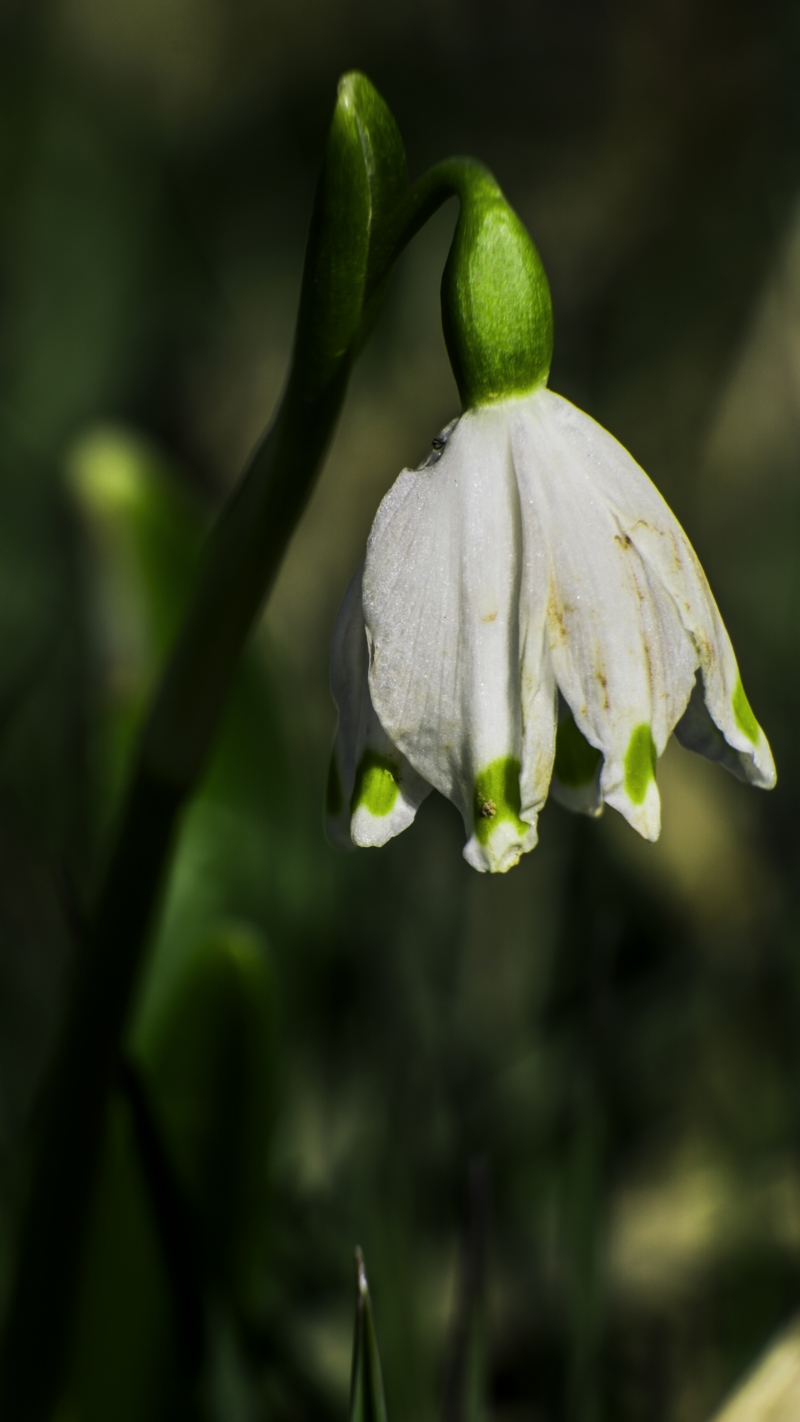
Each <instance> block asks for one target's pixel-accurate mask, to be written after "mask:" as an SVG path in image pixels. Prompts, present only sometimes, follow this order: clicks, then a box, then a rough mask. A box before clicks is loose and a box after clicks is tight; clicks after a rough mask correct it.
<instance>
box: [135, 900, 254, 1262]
mask: <svg viewBox="0 0 800 1422" xmlns="http://www.w3.org/2000/svg"><path fill="white" fill-rule="evenodd" d="M275 1036H276V1011H275V993H274V983H273V975H272V968H271V964H270V960H269V955H268V952H267V949H266V946H265V944H264V943H263V941H262V940H261V939H260V937H259V936H258V934H256V933H255V932H254V931H253V930H252V929H250V928H246V927H242V926H239V925H231V926H228V927H224V928H220V929H218V930H217V931H216V932H214V933H212V934H210V935H209V936H208V937H207V938H206V939H205V940H204V941H202V942H200V943H198V944H197V946H196V949H195V951H194V952H193V953H192V954H191V955H190V956H189V957H188V958H187V960H186V961H185V962H184V964H183V967H182V970H181V971H180V972H179V973H177V974H176V976H175V979H174V981H173V983H172V985H171V989H170V991H169V992H168V994H166V996H165V998H164V1000H163V1002H162V1003H161V1005H160V1007H159V1009H158V1010H157V1011H156V1012H154V1013H153V1014H152V1017H151V1019H150V1020H147V1018H145V1020H144V1021H143V1022H142V1023H141V1024H140V1026H139V1029H138V1031H137V1045H138V1052H139V1055H140V1057H141V1059H142V1062H143V1066H144V1073H145V1076H146V1079H147V1081H148V1084H149V1095H150V1099H151V1102H152V1106H153V1112H154V1115H155V1118H156V1119H157V1121H158V1123H159V1126H160V1130H161V1135H162V1139H163V1143H164V1147H165V1150H166V1153H167V1156H168V1158H169V1160H170V1161H171V1164H172V1169H173V1171H174V1175H175V1179H176V1180H177V1182H178V1184H179V1186H180V1188H181V1191H182V1193H183V1196H184V1198H185V1200H186V1201H187V1203H188V1206H189V1209H190V1211H191V1215H192V1219H193V1225H194V1229H195V1231H196V1237H197V1246H198V1250H199V1257H200V1258H201V1259H202V1261H203V1265H204V1268H205V1270H206V1271H207V1274H208V1276H209V1277H210V1278H211V1279H212V1280H216V1281H217V1282H218V1283H221V1284H222V1285H224V1286H227V1287H228V1288H231V1287H233V1288H235V1287H236V1284H237V1281H238V1279H239V1277H240V1269H241V1267H242V1265H243V1263H245V1262H246V1255H247V1245H248V1240H249V1239H250V1237H251V1230H252V1229H253V1228H254V1227H255V1225H256V1223H257V1219H258V1215H259V1212H260V1211H261V1210H262V1209H263V1207H264V1203H265V1200H266V1188H267V1164H268V1155H269V1148H270V1141H271V1136H272V1127H273V1119H274V1112H275V1094H276V1091H275V1067H276V1045H275Z"/></svg>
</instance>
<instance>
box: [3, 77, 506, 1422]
mask: <svg viewBox="0 0 800 1422" xmlns="http://www.w3.org/2000/svg"><path fill="white" fill-rule="evenodd" d="M497 193H498V190H497V187H496V185H495V184H494V182H493V180H492V179H491V177H490V175H488V174H487V173H486V170H485V169H483V168H481V167H480V165H478V164H474V163H471V161H470V160H467V159H456V160H452V161H451V162H449V163H445V164H442V165H440V166H439V167H438V168H435V169H432V170H431V172H430V173H429V174H427V175H426V176H425V178H423V179H421V180H420V182H419V183H418V184H416V185H415V187H414V188H413V189H411V190H410V191H407V187H406V169H405V155H404V152H403V145H402V141H401V139H400V135H399V132H398V130H397V127H396V125H395V123H394V120H393V118H392V116H391V114H390V112H389V110H388V109H387V108H386V105H385V104H384V103H383V101H382V100H381V98H380V97H379V95H378V94H377V93H376V92H375V90H374V89H373V88H372V86H371V85H370V84H369V82H368V81H367V80H366V79H365V78H364V77H363V76H362V75H358V74H352V75H347V76H345V78H344V79H343V80H342V81H341V83H340V86H339V95H338V101H337V105H336V109H335V112H334V117H333V122H332V126H331V131H330V134H329V138H328V144H327V149H326V154H325V159H324V163H323V168H322V173H321V176H320V180H319V184H318V188H317V194H316V199H315V205H314V211H313V215H312V220H311V228H310V233H309V241H308V247H307V250H306V260H305V268H304V275H303V285H302V290H301V296H300V309H299V314H298V323H297V333H296V339H295V347H294V352H293V357H292V365H291V370H290V374H289V379H288V382H287V386H286V391H285V394H284V397H283V400H282V402H281V405H280V408H279V410H278V412H277V415H276V417H275V419H274V421H273V424H272V425H271V427H270V429H269V430H268V432H267V434H266V436H265V438H264V440H263V442H262V444H261V446H260V447H259V448H258V449H257V451H256V453H255V455H254V457H253V459H252V461H251V463H250V465H249V468H248V469H247V470H246V472H245V474H244V476H243V479H242V481H241V484H240V486H239V489H238V491H237V492H236V494H235V495H234V497H233V499H232V500H231V502H230V504H229V506H228V507H227V509H226V510H225V511H224V512H223V515H222V517H221V519H220V521H219V523H218V525H217V527H216V529H215V531H214V534H213V536H212V538H211V541H210V544H209V547H208V550H207V554H206V559H205V564H204V568H203V571H202V573H201V576H200V579H199V583H198V587H197V590H196V593H195V596H194V600H193V602H192V605H191V607H190V609H189V613H188V616H187V619H186V622H185V625H184V627H183V630H182V632H181V634H180V636H179V637H178V640H177V644H176V646H175V649H174V652H173V654H172V657H171V659H170V662H169V665H168V667H167V669H166V673H165V676H164V679H163V682H162V684H161V688H160V690H159V692H158V694H157V696H156V698H155V701H154V704H153V707H152V710H151V712H150V714H149V716H148V718H147V721H146V724H145V726H144V730H143V734H142V738H141V743H140V747H139V753H138V757H137V759H136V762H135V765H134V769H133V775H132V779H131V784H130V789H129V793H128V796H127V800H126V802H125V805H124V807H123V811H122V814H121V818H120V823H119V828H118V832H117V836H116V840H115V842H114V844H113V847H112V849H111V853H110V856H109V859H108V863H107V868H106V872H105V875H104V877H103V880H102V883H101V887H100V891H99V894H98V898H97V903H96V906H95V911H94V915H93V918H92V921H91V926H90V928H89V930H88V933H87V935H86V939H85V941H84V943H83V944H82V945H81V949H80V954H79V960H78V964H77V968H76V973H75V981H74V986H73V991H72V994H71V1001H70V1004H69V1010H68V1012H67V1014H66V1017H65V1022H64V1029H63V1033H62V1037H61V1041H60V1044H59V1046H58V1049H57V1052H56V1054H55V1059H54V1062H53V1066H52V1070H51V1074H50V1080H49V1085H48V1088H47V1091H46V1097H45V1113H44V1124H43V1130H42V1134H41V1138H40V1142H39V1150H38V1154H37V1157H36V1160H35V1164H34V1170H33V1175H32V1181H31V1189H30V1195H29V1200H28V1207H27V1212H26V1216H25V1219H24V1222H23V1230H22V1237H21V1242H20V1248H19V1253H18V1259H17V1271H16V1284H15V1289H14V1292H13V1294H12V1298H11V1304H10V1309H9V1314H8V1318H7V1323H6V1329H5V1335H4V1339H3V1347H2V1354H1V1355H0V1417H2V1419H3V1422H49V1419H50V1418H51V1417H52V1415H53V1412H54V1409H55V1408H56V1406H57V1404H58V1402H59V1398H60V1392H61V1387H62V1380H63V1375H64V1368H65V1362H66V1358H67V1353H68V1347H69V1342H70V1332H71V1321H72V1316H73V1314H74V1311H75V1306H76V1299H77V1290H78V1284H79V1278H80V1265H81V1259H82V1256H83V1251H84V1244H85V1236H86V1228H87V1222H88V1219H89V1214H90V1209H91V1203H92V1192H93V1186H94V1180H95V1175H96V1171H97V1165H98V1159H99V1154H100V1148H101V1144H102V1133H103V1127H104V1120H105V1109H106V1102H107V1098H108V1092H109V1088H110V1085H111V1082H112V1079H113V1076H114V1072H115V1069H116V1065H117V1060H118V1054H119V1045H120V1040H121V1037H122V1034H123V1032H124V1029H125V1026H126V1022H127V1018H128V1013H129V1009H130V1003H131V1000H132V997H133V994H134V990H135V987H136V984H137V980H138V976H139V972H140V969H141V963H142V958H143V955H144V950H145V947H146V943H147V939H148V934H149V932H150V930H151V927H152V923H153V919H154V915H155V911H156V908H157V904H158V899H159V896H160V893H161V890H162V886H163V881H164V875H165V870H166V866H167V864H168V861H169V856H170V851H171V847H172V844H173V840H174V836H175V833H176V830H177V824H178V819H179V815H180V811H181V808H182V806H183V804H184V802H185V801H186V799H187V798H188V797H189V796H190V795H191V793H192V791H193V789H194V787H195V785H196V783H197V780H198V777H199V776H200V774H201V773H202V770H203V766H204V764H205V760H206V757H207V755H208V752H209V749H210V747H211V744H212V742H213V738H214V734H215V730H216V727H217V724H218V721H219V717H220V713H221V711H222V708H223V705H224V702H225V698H226V695H227V692H228V688H229V686H230V683H231V679H232V676H233V673H234V670H235V668H236V664H237V661H238V658H239V655H240V652H241V649H242V646H243V643H244V641H245V638H246V637H247V634H248V632H249V630H250V628H251V627H252V625H253V623H254V621H255V618H256V616H257V614H258V611H259V609H260V607H261V605H262V603H263V601H264V598H265V596H266V595H267V593H268V592H269V590H270V588H271V586H272V584H273V582H274V579H275V576H276V574H277V571H278V568H279V567H280V563H281V560H282V558H283V555H284V553H285V550H286V547H287V544H288V542H289V539H290V537H291V535H292V532H293V530H294V528H295V526H296V524H297V521H298V519H299V517H300V515H301V513H302V511H303V508H304V506H305V503H306V501H307V499H308V497H309V494H310V492H311V489H312V487H313V484H314V481H315V478H316V476H317V474H318V472H319V469H320V467H321V465H322V462H323V460H324V458H325V454H326V451H327V448H328V445H329V443H330V440H331V438H332V435H333V432H334V429H335V426H336V422H337V419H338V416H339V413H340V410H341V408H342V404H343V401H344V398H345V394H346V390H347V384H348V380H349V376H350V371H351V368H352V365H353V362H354V360H355V357H356V355H357V354H358V351H359V349H360V347H361V345H362V344H363V342H364V340H365V338H366V335H367V333H368V330H369V327H370V325H371V322H372V319H373V317H374V314H375V312H376V310H377V307H378V304H379V302H380V298H381V295H382V292H383V288H384V286H385V282H386V279H387V277H388V274H389V272H390V269H391V266H392V264H393V262H394V260H395V258H396V257H397V255H398V254H399V252H400V251H401V250H402V248H403V247H404V246H405V245H406V243H407V242H408V241H409V240H410V239H411V238H412V237H413V236H414V234H415V233H416V232H417V231H418V230H419V228H420V227H421V226H422V225H423V223H424V222H425V221H427V219H428V217H430V216H431V214H432V213H433V212H434V211H435V210H436V209H437V208H438V207H439V206H440V205H441V204H442V203H443V202H444V201H445V200H446V199H447V198H448V197H450V196H452V195H456V194H457V195H458V196H459V197H460V199H461V203H462V216H463V213H464V211H474V208H475V204H476V203H477V202H478V201H480V200H481V198H482V197H485V196H487V194H488V195H489V196H490V197H491V201H492V202H494V201H496V197H497Z"/></svg>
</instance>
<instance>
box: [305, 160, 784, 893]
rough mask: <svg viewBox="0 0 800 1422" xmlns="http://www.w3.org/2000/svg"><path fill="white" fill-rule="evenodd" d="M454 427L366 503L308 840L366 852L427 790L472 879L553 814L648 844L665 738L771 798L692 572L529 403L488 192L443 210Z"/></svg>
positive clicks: (614, 483) (565, 412)
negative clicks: (365, 529)
mask: <svg viewBox="0 0 800 1422" xmlns="http://www.w3.org/2000/svg"><path fill="white" fill-rule="evenodd" d="M442 305H443V324H444V327H445V334H446V337H447V341H448V350H449V352H450V358H451V362H452V364H453V367H454V370H455V373H456V378H457V380H458V383H459V389H460V391H461V395H462V399H463V401H464V405H465V412H464V414H463V415H462V416H461V418H460V419H458V420H456V421H455V422H454V423H453V424H452V425H451V426H449V427H448V428H447V429H446V430H444V431H443V432H442V434H441V436H439V437H438V438H437V439H436V440H435V441H434V447H433V452H432V454H431V456H430V457H429V458H428V459H426V460H425V462H424V463H423V464H422V465H421V466H420V467H419V468H418V469H415V470H408V469H407V470H404V471H403V473H402V474H401V475H400V477H399V478H398V480H397V481H396V483H395V484H394V486H393V487H392V489H391V490H390V491H389V493H388V494H387V495H386V498H385V499H384V500H383V502H382V504H381V506H380V508H379V510H378V513H377V517H376V519H375V522H374V524H373V527H372V532H371V534H370V537H369V542H368V545H367V554H366V560H365V562H364V565H363V567H362V568H361V569H359V571H358V572H357V573H356V575H355V577H354V578H353V580H352V582H351V584H350V587H349V588H348V591H347V594H346V596H345V599H344V602H343V604H342V607H341V610H340V612H339V617H338V620H337V624H336V630H335V634H334V640H333V649H332V658H331V682H332V689H333V695H334V699H335V701H336V704H337V707H338V710H339V727H338V732H337V737H336V743H335V746H334V755H333V759H332V764H331V779H330V784H329V796H328V827H329V833H330V835H331V837H332V838H333V839H334V841H335V842H338V843H350V842H352V843H355V844H357V845H380V844H384V843H385V842H386V841H387V840H388V839H390V838H391V837H392V836H393V835H396V834H398V833H399V832H400V831H401V830H403V829H405V828H406V827H407V826H408V825H409V824H410V823H411V821H412V820H413V818H414V816H415V814H416V811H417V809H418V807H419V805H420V804H421V802H422V800H423V799H424V798H425V796H426V795H427V794H428V793H429V791H430V789H431V788H432V787H433V788H435V789H437V790H439V791H440V792H441V793H442V794H443V795H446V796H447V797H448V799H450V800H452V801H453V803H454V804H455V805H456V806H457V807H458V809H459V810H460V812H461V815H462V818H463V821H464V826H465V830H466V835H467V842H466V845H465V848H464V856H465V858H466V859H467V861H468V863H470V864H471V865H472V866H473V867H474V868H475V869H479V870H490V871H492V872H503V871H505V870H507V869H510V868H511V867H512V866H513V865H514V864H516V863H517V862H518V860H519V858H520V856H521V855H522V854H524V853H525V852H526V851H527V850H529V849H532V848H533V847H534V845H535V844H536V841H537V819H538V815H539V811H540V810H541V808H542V806H543V805H544V803H545V800H546V798H547V794H548V791H549V789H550V787H551V785H552V787H553V792H554V794H555V796H556V798H558V799H559V800H561V801H562V803H564V804H566V805H567V806H568V807H569V808H571V809H574V810H578V811H583V812H584V813H587V814H590V815H596V814H599V813H600V811H601V809H602V807H603V803H604V802H605V803H607V804H609V805H612V806H613V807H614V808H615V809H617V810H619V811H620V812H621V814H623V815H624V816H625V818H626V819H627V820H628V821H629V823H630V824H631V825H632V826H633V827H634V829H636V830H638V831H639V833H640V834H642V835H643V836H644V837H645V838H646V839H650V840H654V839H656V838H657V837H658V833H659V829H660V803H659V795H658V789H657V785H656V765H657V761H658V757H659V756H660V755H661V754H662V752H663V750H664V748H665V746H666V743H667V740H668V739H669V736H670V735H671V734H672V732H673V731H675V733H676V735H677V737H678V739H679V740H680V741H681V742H682V744H683V745H685V746H688V747H689V748H690V749H692V750H695V751H699V752H700V753H701V754H703V755H705V756H708V757H709V758H711V759H713V760H719V761H720V762H721V763H722V764H723V765H724V766H725V767H726V768H727V769H729V770H732V771H733V772H734V774H736V775H738V776H739V777H740V778H742V779H745V780H748V781H750V782H751V783H752V784H754V785H758V786H761V787H764V788H769V787H771V786H772V785H774V784H775V767H774V765H773V761H772V756H771V754H770V749H769V745H768V743H767V740H766V737H765V735H764V733H763V731H762V730H761V728H760V726H759V724H758V722H757V721H756V719H755V716H754V715H753V712H752V710H751V709H750V705H749V703H748V700H747V697H746V696H745V693H744V689H743V687H742V682H741V678H740V675H739V671H738V667H737V664H736V658H735V656H734V652H733V648H732V646H731V642H730V638H729V637H728V634H727V632H726V630H725V627H724V625H723V622H722V619H721V617H720V614H719V611H718V609H717V605H716V603H715V601H714V598H713V596H712V593H711V590H710V588H709V586H708V582H707V580H706V577H705V574H704V573H703V570H702V568H701V566H700V563H699V561H698V559H697V556H696V554H695V552H694V550H693V549H692V547H691V544H690V543H689V540H688V538H687V537H686V534H685V533H684V532H683V529H682V528H681V526H680V524H679V523H678V521H677V519H676V518H675V517H674V515H673V514H672V513H671V511H670V509H669V508H668V507H667V505H666V503H665V502H664V500H663V499H662V497H661V495H660V494H659V493H658V491H657V489H656V488H655V486H654V485H653V484H652V483H651V481H650V480H649V479H648V477H647V475H646V474H645V473H644V471H643V470H642V469H641V468H640V467H639V466H638V464H636V462H635V461H634V459H633V458H632V457H631V455H630V454H628V452H627V451H626V450H625V449H623V447H622V446H621V445H620V444H619V443H618V442H617V441H616V440H615V439H614V438H613V437H612V436H611V435H610V434H609V433H608V432H607V431H606V430H604V429H602V428H601V426H600V425H598V424H596V423H595V421H594V420H592V419H590V418H589V416H588V415H585V414H583V413H582V412H581V411H580V410H578V409H576V408H575V406H574V405H571V404H570V403H569V402H568V401H567V400H564V399H562V398H561V397H560V396H559V395H556V394H554V393H553V392H552V391H550V390H548V389H547V388H546V384H545V381H546V378H547V374H548V372H549V365H550V351H551V342H552V336H551V331H552V324H551V317H550V308H549V293H548V290H547V283H546V278H545V277H544V272H543V270H542V267H541V263H540V262H539V259H538V255H537V254H536V251H535V249H534V248H533V245H532V244H531V242H530V239H529V238H528V236H527V234H526V233H525V231H524V229H523V228H522V226H521V224H520V223H519V221H518V219H517V218H516V217H515V216H514V214H513V213H512V212H511V210H510V209H509V208H508V207H507V205H506V204H505V203H504V201H503V199H502V198H501V197H500V195H499V194H498V192H497V189H496V188H492V189H490V190H489V192H488V195H487V193H486V192H483V193H482V194H481V195H480V199H479V201H476V202H475V203H474V204H473V205H472V207H471V208H470V205H469V204H464V205H463V206H462V218H461V219H460V221H459V225H458V227H457V229H456V237H455V239H454V244H453V249H452V251H451V255H450V258H449V260H448V267H447V269H446V271H445V278H444V282H443V293H442Z"/></svg>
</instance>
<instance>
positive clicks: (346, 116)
mask: <svg viewBox="0 0 800 1422" xmlns="http://www.w3.org/2000/svg"><path fill="white" fill-rule="evenodd" d="M407 182H408V179H407V173H406V157H405V151H404V149H403V140H402V139H401V137H400V131H399V129H398V127H397V124H396V123H395V121H394V119H393V117H392V115H391V113H390V111H389V109H388V108H387V107H386V104H385V103H384V102H383V99H382V98H381V96H380V94H379V93H378V92H377V90H376V89H374V88H373V87H372V85H371V84H370V82H369V80H368V79H366V78H365V77H364V75H363V74H358V73H355V72H354V73H350V74H345V75H344V76H343V77H342V78H341V79H340V80H339V89H338V93H337V98H336V108H335V110H334V114H333V120H332V122H331V128H330V133H329V135H328V145H327V148H326V152H325V159H324V162H323V165H322V172H321V174H320V178H319V184H318V186H317V193H316V198H315V202H314V211H313V214H312V217H311V227H310V230H309V237H308V247H307V249H306V264H305V273H304V278H303V290H302V295H301V299H300V311H299V314H298V320H297V342H296V346H295V357H294V370H293V381H294V383H295V384H296V385H299V386H302V390H303V398H304V399H305V400H306V401H307V400H308V399H309V397H310V396H311V395H312V394H314V393H316V392H317V391H318V390H319V391H322V390H324V388H325V386H326V385H328V383H329V382H330V381H331V380H332V379H333V378H334V377H335V375H336V374H337V372H338V370H339V368H340V366H341V364H342V360H343V358H346V359H348V362H349V360H352V357H353V356H354V354H355V352H356V349H357V347H358V345H359V344H360V342H361V340H362V339H363V337H364V335H365V334H366V332H367V330H368V328H369V325H370V321H371V318H372V316H373V314H374V308H375V305H376V301H375V298H376V296H377V295H378V294H379V292H380V288H381V287H382V285H383V282H384V279H385V277H386V275H387V262H386V255H387V246H388V243H389V236H388V233H387V230H386V228H387V220H388V218H389V216H390V214H391V213H392V212H393V211H394V209H395V207H396V205H397V203H398V201H399V200H400V198H401V197H402V195H403V193H404V192H405V190H406V187H407Z"/></svg>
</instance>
